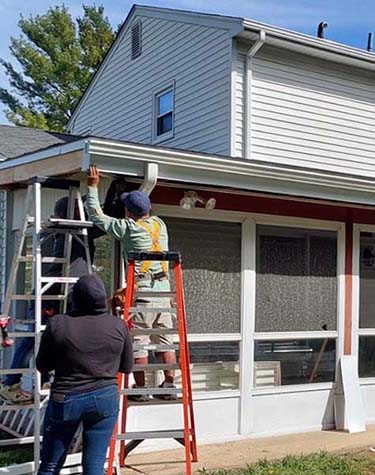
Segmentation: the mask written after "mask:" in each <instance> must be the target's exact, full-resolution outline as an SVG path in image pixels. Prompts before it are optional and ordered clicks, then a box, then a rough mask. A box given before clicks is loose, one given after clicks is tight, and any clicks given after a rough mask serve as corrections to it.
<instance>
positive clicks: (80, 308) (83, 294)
mask: <svg viewBox="0 0 375 475" xmlns="http://www.w3.org/2000/svg"><path fill="white" fill-rule="evenodd" d="M72 300H73V302H72V303H73V311H72V314H73V315H99V314H101V313H105V312H106V311H107V296H106V292H105V288H104V284H103V281H102V279H101V278H100V277H99V276H97V275H95V274H89V275H84V276H82V277H81V278H80V279H79V280H78V281H77V282H76V283H75V284H74V287H73V295H72Z"/></svg>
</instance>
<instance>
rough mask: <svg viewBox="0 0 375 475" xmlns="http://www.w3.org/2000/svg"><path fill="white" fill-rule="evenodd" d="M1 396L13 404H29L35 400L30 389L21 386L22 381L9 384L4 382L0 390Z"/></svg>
mask: <svg viewBox="0 0 375 475" xmlns="http://www.w3.org/2000/svg"><path fill="white" fill-rule="evenodd" d="M0 397H2V398H3V399H5V400H6V401H8V402H12V403H13V404H29V403H32V402H33V395H32V394H31V392H29V391H25V390H23V389H22V387H21V383H16V384H12V385H11V386H8V385H7V384H3V387H2V388H1V390H0Z"/></svg>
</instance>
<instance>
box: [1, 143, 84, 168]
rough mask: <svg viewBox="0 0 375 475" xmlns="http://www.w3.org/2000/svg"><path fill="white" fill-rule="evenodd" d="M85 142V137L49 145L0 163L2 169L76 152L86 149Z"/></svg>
mask: <svg viewBox="0 0 375 475" xmlns="http://www.w3.org/2000/svg"><path fill="white" fill-rule="evenodd" d="M85 143H86V140H85V139H83V140H77V141H76V142H70V143H67V144H64V145H56V146H55V147H49V148H47V149H45V150H41V151H40V152H34V153H28V154H27V155H22V157H18V158H12V159H8V160H6V161H4V162H1V163H0V170H5V169H7V168H14V167H18V166H20V165H25V164H27V163H32V162H37V161H38V160H43V159H45V158H51V157H58V156H59V155H63V154H65V153H69V152H76V151H77V150H82V151H83V150H84V149H85Z"/></svg>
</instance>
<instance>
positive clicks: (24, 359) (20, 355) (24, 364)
mask: <svg viewBox="0 0 375 475" xmlns="http://www.w3.org/2000/svg"><path fill="white" fill-rule="evenodd" d="M33 293H34V292H33ZM47 303H48V302H47ZM43 304H45V302H43ZM34 318H35V311H34V302H30V304H29V306H28V309H27V314H26V319H27V320H34ZM43 323H44V322H43ZM26 331H29V332H32V331H34V324H33V323H31V324H29V325H28V329H27V330H26ZM33 353H34V338H32V337H23V338H19V339H18V341H17V342H16V349H15V352H14V355H13V358H12V362H11V364H10V367H11V369H21V368H28V367H29V363H30V359H31V357H32V355H33ZM41 377H42V384H44V383H46V382H47V381H49V375H48V373H42V375H41ZM21 379H22V374H8V375H7V376H6V378H5V381H4V383H5V384H6V385H7V386H13V384H18V383H19V382H20V381H21Z"/></svg>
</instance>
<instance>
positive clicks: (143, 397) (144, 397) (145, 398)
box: [128, 384, 151, 402]
mask: <svg viewBox="0 0 375 475" xmlns="http://www.w3.org/2000/svg"><path fill="white" fill-rule="evenodd" d="M132 389H146V387H145V386H137V385H136V384H133V386H132ZM128 400H129V401H134V402H149V401H151V396H150V395H149V394H134V395H131V396H128Z"/></svg>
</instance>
